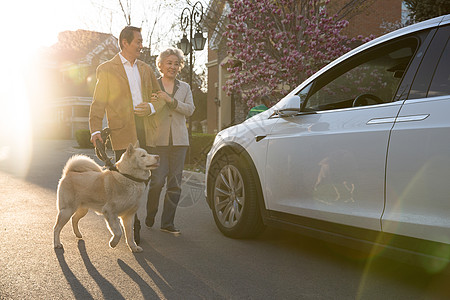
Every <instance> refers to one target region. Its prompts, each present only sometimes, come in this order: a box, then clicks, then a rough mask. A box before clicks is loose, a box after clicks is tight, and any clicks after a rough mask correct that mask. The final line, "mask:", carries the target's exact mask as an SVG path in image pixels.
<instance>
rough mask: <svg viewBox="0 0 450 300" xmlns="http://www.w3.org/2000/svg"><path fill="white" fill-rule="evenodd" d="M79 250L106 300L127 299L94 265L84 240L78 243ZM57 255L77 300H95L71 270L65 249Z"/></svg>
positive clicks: (88, 270) (60, 250) (57, 250)
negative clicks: (65, 255)
mask: <svg viewBox="0 0 450 300" xmlns="http://www.w3.org/2000/svg"><path fill="white" fill-rule="evenodd" d="M78 250H79V251H80V256H81V259H82V260H83V263H84V265H85V267H86V270H87V272H88V274H89V275H90V276H91V278H92V279H94V281H95V282H96V283H97V285H98V287H99V288H100V290H101V292H102V294H103V298H104V299H125V298H124V297H123V296H122V295H121V294H120V292H119V291H118V290H117V289H116V288H115V287H114V285H112V284H111V283H110V282H109V281H108V280H106V279H105V278H104V277H103V276H102V275H101V274H100V273H99V272H98V271H97V269H96V268H95V266H94V265H93V264H92V262H91V260H90V258H89V256H88V254H87V250H86V245H85V242H84V241H83V240H79V241H78ZM55 254H56V257H57V259H58V262H59V265H60V266H61V270H62V272H63V274H64V277H65V278H66V280H67V282H68V283H69V285H70V287H71V289H72V291H73V295H74V297H75V299H80V300H81V299H83V300H85V299H94V298H93V297H92V295H91V294H90V293H89V292H88V290H87V289H86V288H85V287H84V286H83V284H82V283H81V282H80V280H79V279H78V278H77V277H76V276H75V274H74V273H73V272H72V270H71V269H70V267H69V265H68V264H67V262H66V259H65V257H64V249H55Z"/></svg>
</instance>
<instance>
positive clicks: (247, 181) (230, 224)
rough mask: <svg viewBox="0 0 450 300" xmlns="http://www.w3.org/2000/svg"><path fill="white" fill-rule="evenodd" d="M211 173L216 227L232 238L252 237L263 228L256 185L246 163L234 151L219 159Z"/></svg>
mask: <svg viewBox="0 0 450 300" xmlns="http://www.w3.org/2000/svg"><path fill="white" fill-rule="evenodd" d="M212 169H213V174H212V183H213V187H212V191H211V195H212V204H213V205H212V206H213V207H212V209H213V215H214V220H215V222H216V225H217V227H218V228H219V230H220V231H221V232H222V233H223V234H224V235H226V236H228V237H232V238H248V237H254V236H256V235H257V234H258V233H260V232H261V231H262V230H263V229H264V224H263V221H262V217H261V212H260V209H259V205H258V195H260V193H259V190H258V189H259V186H258V185H257V182H256V178H255V176H254V175H253V173H252V172H251V170H250V168H249V166H248V163H247V162H246V161H245V160H243V159H242V158H240V157H239V156H237V155H235V154H231V155H226V156H224V157H222V158H221V159H218V160H217V161H216V162H215V163H214V166H213V168H212Z"/></svg>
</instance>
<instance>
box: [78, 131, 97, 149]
mask: <svg viewBox="0 0 450 300" xmlns="http://www.w3.org/2000/svg"><path fill="white" fill-rule="evenodd" d="M75 138H76V139H77V143H78V145H79V146H80V148H94V146H93V145H92V143H91V133H90V132H89V130H88V129H78V130H77V131H75Z"/></svg>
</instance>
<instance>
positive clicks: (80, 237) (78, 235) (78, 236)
mask: <svg viewBox="0 0 450 300" xmlns="http://www.w3.org/2000/svg"><path fill="white" fill-rule="evenodd" d="M75 236H76V237H77V238H79V239H82V238H83V236H82V235H81V233H79V234H77V233H75Z"/></svg>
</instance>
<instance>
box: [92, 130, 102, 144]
mask: <svg viewBox="0 0 450 300" xmlns="http://www.w3.org/2000/svg"><path fill="white" fill-rule="evenodd" d="M97 140H99V141H100V142H101V143H102V144H103V140H102V135H101V133H96V134H94V135H93V136H92V137H91V143H92V144H93V145H94V147H96V146H97Z"/></svg>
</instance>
